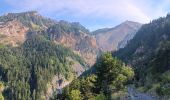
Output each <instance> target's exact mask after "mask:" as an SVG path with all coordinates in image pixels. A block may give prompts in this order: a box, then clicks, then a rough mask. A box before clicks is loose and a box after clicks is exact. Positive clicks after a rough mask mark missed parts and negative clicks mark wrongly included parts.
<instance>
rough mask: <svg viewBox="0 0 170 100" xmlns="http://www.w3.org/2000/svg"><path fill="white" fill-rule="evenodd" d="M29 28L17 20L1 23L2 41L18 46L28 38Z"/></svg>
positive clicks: (0, 40) (0, 33)
mask: <svg viewBox="0 0 170 100" xmlns="http://www.w3.org/2000/svg"><path fill="white" fill-rule="evenodd" d="M27 32H28V28H27V27H25V26H23V25H22V23H20V22H19V21H17V20H12V21H8V22H6V23H5V22H1V23H0V43H1V44H5V45H12V46H17V45H18V44H22V43H23V42H24V41H25V39H26V33H27Z"/></svg>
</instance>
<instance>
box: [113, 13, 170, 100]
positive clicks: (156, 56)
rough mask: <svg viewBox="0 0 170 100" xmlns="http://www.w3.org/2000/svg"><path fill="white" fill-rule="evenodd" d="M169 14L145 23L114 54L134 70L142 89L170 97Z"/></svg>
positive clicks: (138, 84)
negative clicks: (124, 45)
mask: <svg viewBox="0 0 170 100" xmlns="http://www.w3.org/2000/svg"><path fill="white" fill-rule="evenodd" d="M169 27H170V15H169V14H168V15H167V16H166V17H161V18H159V19H157V20H153V21H152V22H150V23H149V24H145V25H143V26H142V27H141V29H140V30H139V31H138V32H137V33H136V35H135V37H134V38H133V39H132V40H131V41H129V43H128V45H127V46H126V47H125V48H123V49H120V50H119V51H117V52H115V53H113V55H114V56H117V57H118V58H120V59H122V60H123V61H125V62H126V63H128V64H131V65H132V66H133V67H134V68H135V73H136V85H137V86H138V87H139V90H141V91H143V92H149V93H152V94H154V93H155V92H156V94H158V95H160V96H165V97H167V98H169V97H168V96H169V95H170V88H169V87H170V86H169V85H168V84H169V83H170V80H169V79H170V77H169V76H170V67H169V66H170V54H169V53H170V47H169V46H170V44H169V41H170V33H169V32H170V28H169Z"/></svg>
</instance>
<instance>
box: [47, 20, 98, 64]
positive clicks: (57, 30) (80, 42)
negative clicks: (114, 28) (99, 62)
mask: <svg viewBox="0 0 170 100" xmlns="http://www.w3.org/2000/svg"><path fill="white" fill-rule="evenodd" d="M46 33H47V35H48V36H49V38H50V39H51V40H52V41H54V42H55V43H56V44H62V45H64V46H65V47H68V48H71V49H73V50H74V52H75V53H77V54H79V55H80V56H81V57H83V58H84V59H85V61H86V62H88V64H90V65H92V64H94V62H95V59H96V55H97V52H98V47H97V44H96V39H95V38H94V37H93V36H91V35H90V33H89V31H88V30H87V29H86V28H85V27H83V26H82V25H80V24H79V23H69V22H66V21H60V22H58V23H57V24H55V25H53V26H51V27H49V28H48V29H47V32H46Z"/></svg>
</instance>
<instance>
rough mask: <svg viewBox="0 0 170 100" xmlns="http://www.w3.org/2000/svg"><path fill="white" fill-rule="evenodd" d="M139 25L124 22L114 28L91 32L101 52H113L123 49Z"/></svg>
mask: <svg viewBox="0 0 170 100" xmlns="http://www.w3.org/2000/svg"><path fill="white" fill-rule="evenodd" d="M140 27H141V24H140V23H137V22H132V21H125V22H123V23H122V24H120V25H118V26H116V27H114V28H104V29H99V30H96V31H94V32H93V35H94V36H95V37H96V40H97V44H98V46H99V48H100V49H101V50H102V51H115V50H117V49H119V48H123V47H124V46H125V45H126V44H127V42H128V41H129V40H130V39H132V38H133V36H134V35H135V33H136V32H137V31H138V30H139V29H140Z"/></svg>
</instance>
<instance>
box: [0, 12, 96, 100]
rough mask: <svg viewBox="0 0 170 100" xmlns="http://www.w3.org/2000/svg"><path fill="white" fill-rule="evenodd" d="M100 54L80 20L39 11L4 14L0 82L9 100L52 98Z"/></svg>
mask: <svg viewBox="0 0 170 100" xmlns="http://www.w3.org/2000/svg"><path fill="white" fill-rule="evenodd" d="M97 53H98V47H97V44H96V39H95V38H94V37H93V36H91V35H90V33H89V31H88V30H87V29H86V28H85V27H84V26H82V25H81V24H79V23H77V22H73V23H70V22H67V21H56V20H52V19H49V18H45V17H43V16H41V15H40V14H38V13H37V12H36V11H30V12H23V13H8V14H5V15H3V16H1V17H0V58H1V59H0V77H1V79H0V84H1V86H2V87H4V90H3V94H5V95H3V96H4V98H5V99H7V100H10V99H11V98H13V99H14V100H24V99H28V100H31V99H32V100H36V99H49V97H50V96H51V95H52V94H53V93H55V91H56V90H57V89H59V88H60V87H63V86H65V85H66V83H67V84H68V83H70V82H71V81H72V80H73V79H74V78H75V77H78V76H79V75H80V74H81V73H82V72H83V71H85V70H86V69H88V68H89V66H91V65H93V64H94V62H95V60H96V56H97ZM0 95H1V92H0Z"/></svg>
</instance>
